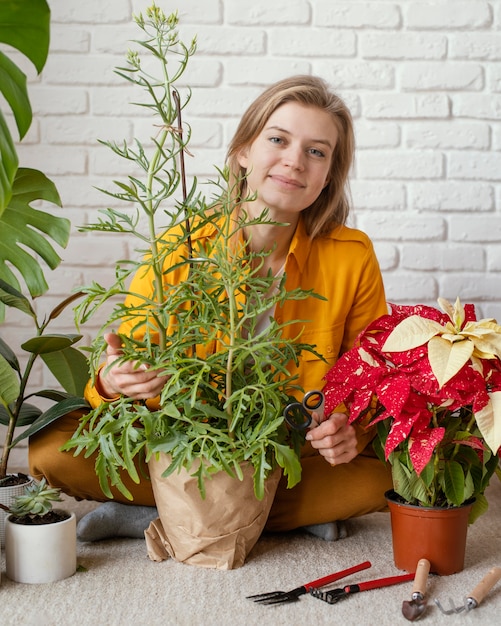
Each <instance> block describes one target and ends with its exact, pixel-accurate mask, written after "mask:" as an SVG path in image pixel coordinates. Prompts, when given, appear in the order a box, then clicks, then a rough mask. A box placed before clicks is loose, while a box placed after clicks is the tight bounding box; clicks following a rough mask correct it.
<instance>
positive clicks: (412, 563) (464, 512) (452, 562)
mask: <svg viewBox="0 0 501 626" xmlns="http://www.w3.org/2000/svg"><path fill="white" fill-rule="evenodd" d="M385 496H386V500H387V502H388V506H389V509H390V515H391V533H392V540H393V558H394V561H395V565H396V566H397V567H398V569H402V570H406V571H408V572H415V571H416V566H417V563H418V561H419V559H422V558H426V559H428V560H429V561H430V564H431V567H430V571H431V572H433V573H434V574H439V575H440V576H449V575H450V574H455V573H457V572H460V571H462V570H463V568H464V557H465V551H466V538H467V533H468V516H469V514H470V510H471V507H472V506H473V502H470V503H467V504H464V505H463V506H460V507H452V508H429V507H422V506H414V505H409V504H404V503H401V502H398V495H397V494H395V492H394V491H388V492H386V494H385Z"/></svg>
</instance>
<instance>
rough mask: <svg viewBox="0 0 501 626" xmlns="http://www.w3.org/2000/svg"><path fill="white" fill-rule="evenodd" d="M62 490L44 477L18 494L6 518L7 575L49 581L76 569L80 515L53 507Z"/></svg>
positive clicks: (8, 509)
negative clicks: (78, 516)
mask: <svg viewBox="0 0 501 626" xmlns="http://www.w3.org/2000/svg"><path fill="white" fill-rule="evenodd" d="M61 501H62V500H61V497H60V490H59V489H53V488H51V487H49V486H48V485H47V483H46V481H45V479H42V480H41V481H40V482H33V483H32V484H30V485H28V486H26V487H25V489H24V493H23V494H21V495H19V496H17V497H16V498H15V500H14V503H13V504H12V505H11V506H10V507H6V506H4V505H1V504H0V507H2V509H4V510H5V511H6V512H7V513H8V515H7V518H6V529H5V534H6V546H5V562H6V573H7V577H8V578H10V579H11V580H14V581H16V582H21V583H48V582H55V581H56V580H62V579H63V578H68V577H69V576H72V575H73V574H74V573H75V572H76V567H77V551H76V515H75V513H74V512H68V511H64V510H62V509H53V502H61Z"/></svg>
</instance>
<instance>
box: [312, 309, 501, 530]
mask: <svg viewBox="0 0 501 626" xmlns="http://www.w3.org/2000/svg"><path fill="white" fill-rule="evenodd" d="M438 303H439V305H440V307H441V309H442V311H440V310H439V309H437V308H434V307H430V306H425V305H417V306H399V305H393V304H390V305H389V308H390V312H389V313H388V314H387V315H384V316H382V317H380V318H378V319H377V320H375V321H374V322H373V323H372V324H370V325H369V326H368V327H367V328H366V329H365V330H364V331H363V332H362V333H361V334H360V336H359V337H358V339H357V341H356V343H355V346H354V347H353V348H352V349H351V350H349V351H348V352H346V353H345V354H344V355H343V356H342V357H341V358H340V359H339V361H338V362H337V363H336V364H335V365H334V367H333V368H332V369H331V370H330V371H329V372H328V374H327V376H326V381H327V382H326V386H325V389H324V391H325V395H326V412H327V414H328V413H329V412H330V411H332V410H334V409H335V408H336V407H337V406H338V405H340V404H341V403H344V405H345V407H346V408H347V409H348V411H349V422H350V423H353V422H359V423H362V424H364V425H366V426H367V427H372V426H374V428H375V429H376V436H375V439H374V448H375V450H376V452H377V454H378V456H379V457H380V459H381V460H382V461H384V462H389V463H390V465H391V470H392V477H393V484H394V490H395V491H396V493H397V494H398V495H399V496H401V498H402V499H403V500H405V501H406V502H408V503H410V504H417V505H422V506H428V507H431V506H438V507H449V506H461V505H462V504H464V503H465V502H467V501H469V500H474V504H473V508H472V511H471V514H470V522H473V521H474V520H475V519H476V518H477V517H478V516H479V515H481V514H482V513H484V512H485V511H486V510H487V501H486V498H485V495H484V492H485V489H486V487H487V486H488V484H489V481H490V479H491V477H492V475H493V473H494V472H495V471H496V469H497V468H498V463H499V452H500V446H501V326H500V325H499V324H497V322H496V321H495V320H492V319H482V320H478V321H477V319H476V316H475V309H474V306H473V305H471V304H467V305H465V306H462V304H461V302H460V301H459V299H457V300H456V303H455V305H454V306H453V305H452V304H451V303H450V302H448V301H447V300H444V299H442V298H440V299H439V300H438Z"/></svg>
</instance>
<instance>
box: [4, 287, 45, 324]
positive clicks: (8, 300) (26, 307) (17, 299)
mask: <svg viewBox="0 0 501 626" xmlns="http://www.w3.org/2000/svg"><path fill="white" fill-rule="evenodd" d="M0 302H3V304H5V306H10V307H13V308H15V309H18V310H19V311H22V312H23V313H26V314H28V315H29V316H30V317H32V318H33V319H36V313H35V311H34V310H33V308H32V306H31V304H30V301H29V300H28V298H26V297H25V296H23V294H22V293H21V292H20V291H17V289H14V287H12V286H11V285H9V284H8V283H6V282H5V281H4V280H2V279H1V278H0Z"/></svg>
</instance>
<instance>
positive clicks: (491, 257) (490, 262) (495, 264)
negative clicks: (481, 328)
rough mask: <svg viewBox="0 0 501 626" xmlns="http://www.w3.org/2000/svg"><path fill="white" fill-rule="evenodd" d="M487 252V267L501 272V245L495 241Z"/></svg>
mask: <svg viewBox="0 0 501 626" xmlns="http://www.w3.org/2000/svg"><path fill="white" fill-rule="evenodd" d="M486 252H487V269H488V270H489V271H493V272H501V246H500V245H499V244H498V245H496V243H494V244H493V245H490V246H487V247H486ZM500 321H501V320H500Z"/></svg>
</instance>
